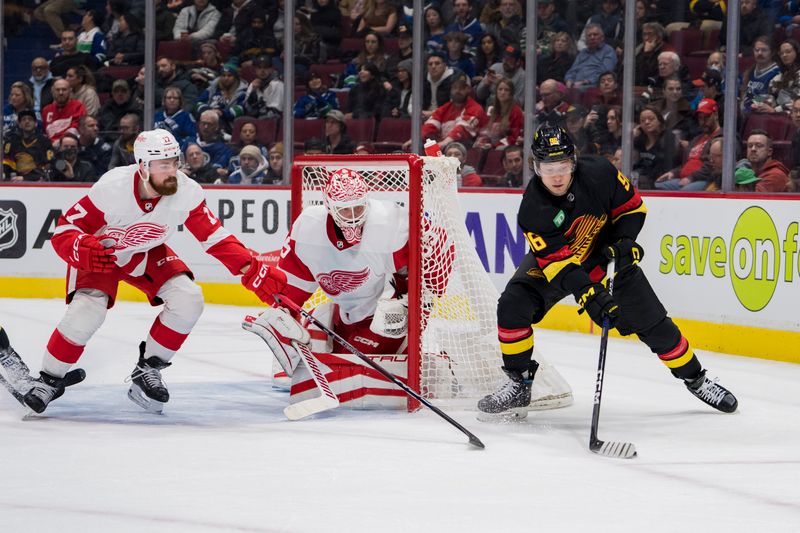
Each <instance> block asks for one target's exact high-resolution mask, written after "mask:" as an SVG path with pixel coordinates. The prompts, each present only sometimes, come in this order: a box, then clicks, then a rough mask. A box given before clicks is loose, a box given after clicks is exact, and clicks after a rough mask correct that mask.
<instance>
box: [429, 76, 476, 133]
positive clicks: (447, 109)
mask: <svg viewBox="0 0 800 533" xmlns="http://www.w3.org/2000/svg"><path fill="white" fill-rule="evenodd" d="M470 92H471V88H470V86H469V82H468V81H467V77H466V75H464V74H463V73H460V74H459V75H458V76H457V77H456V78H455V79H454V80H453V83H452V84H451V86H450V101H449V102H447V103H445V104H444V105H442V106H441V107H439V108H438V109H436V111H434V112H433V115H431V117H430V118H429V119H428V120H426V121H425V123H424V124H423V125H422V138H423V139H433V140H435V141H437V142H438V143H439V146H440V147H441V146H447V145H448V144H450V143H451V142H453V141H458V142H460V143H462V144H465V145H466V144H469V145H470V146H471V145H472V143H474V142H475V139H476V138H477V136H478V132H479V131H480V130H481V129H482V128H483V127H484V126H485V125H486V122H487V121H488V118H487V116H486V112H485V111H484V110H483V108H482V107H481V105H480V104H479V103H478V102H476V101H475V100H474V99H473V98H472V97H471V96H470Z"/></svg>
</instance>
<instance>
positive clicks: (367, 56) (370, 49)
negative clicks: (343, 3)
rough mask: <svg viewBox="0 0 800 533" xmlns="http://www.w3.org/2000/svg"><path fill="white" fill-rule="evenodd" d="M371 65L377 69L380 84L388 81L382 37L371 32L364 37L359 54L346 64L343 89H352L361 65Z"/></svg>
mask: <svg viewBox="0 0 800 533" xmlns="http://www.w3.org/2000/svg"><path fill="white" fill-rule="evenodd" d="M367 63H372V64H374V65H375V66H376V67H377V68H378V72H379V76H378V77H379V79H380V81H381V82H383V81H384V80H387V79H389V58H388V56H387V55H386V53H385V52H384V51H383V37H381V36H380V35H378V34H377V33H375V32H373V31H368V32H367V33H366V34H365V35H364V46H363V48H362V49H361V52H359V54H358V55H357V56H356V57H355V58H354V59H353V60H352V61H350V63H348V64H347V69H346V70H345V72H344V80H343V86H344V87H352V86H353V85H355V84H356V82H357V81H358V71H359V70H361V67H362V66H363V65H366V64H367Z"/></svg>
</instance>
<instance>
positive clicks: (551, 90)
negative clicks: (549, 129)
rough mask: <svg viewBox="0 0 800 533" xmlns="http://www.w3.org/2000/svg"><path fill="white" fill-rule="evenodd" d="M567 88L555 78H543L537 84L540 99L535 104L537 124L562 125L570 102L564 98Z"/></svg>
mask: <svg viewBox="0 0 800 533" xmlns="http://www.w3.org/2000/svg"><path fill="white" fill-rule="evenodd" d="M566 95H567V88H566V87H565V86H564V84H563V83H561V82H560V81H556V80H544V81H543V82H542V84H541V85H540V86H539V96H540V97H541V100H540V101H539V102H537V104H536V121H537V122H538V123H539V124H545V123H547V124H550V125H551V126H563V125H564V116H565V115H566V114H567V109H569V106H570V102H568V101H567V100H566Z"/></svg>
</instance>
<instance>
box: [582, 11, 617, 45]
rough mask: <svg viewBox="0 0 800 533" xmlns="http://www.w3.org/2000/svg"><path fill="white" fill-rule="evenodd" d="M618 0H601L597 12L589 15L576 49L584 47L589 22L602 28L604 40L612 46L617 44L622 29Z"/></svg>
mask: <svg viewBox="0 0 800 533" xmlns="http://www.w3.org/2000/svg"><path fill="white" fill-rule="evenodd" d="M619 6H620V1H619V0H602V2H601V3H600V5H599V6H598V8H597V12H596V13H595V14H594V15H592V16H591V17H589V20H588V21H587V23H586V26H584V31H583V34H582V35H581V37H580V39H579V40H578V50H583V49H584V48H585V46H586V45H585V41H586V31H587V30H588V29H589V24H597V25H598V26H600V28H601V29H602V30H603V35H604V37H605V41H606V42H607V43H608V44H609V45H610V46H611V47H612V48H615V47H617V46H618V44H619V42H620V40H621V38H622V30H623V26H624V21H623V20H622V11H621V10H620V7H619Z"/></svg>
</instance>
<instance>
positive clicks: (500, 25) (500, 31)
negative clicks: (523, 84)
mask: <svg viewBox="0 0 800 533" xmlns="http://www.w3.org/2000/svg"><path fill="white" fill-rule="evenodd" d="M498 12H499V14H500V17H499V18H498V19H497V20H496V21H495V22H491V23H489V24H486V26H485V28H486V33H491V34H492V35H494V36H495V37H497V40H498V41H499V42H500V46H501V47H503V48H505V47H506V46H508V45H510V44H513V45H519V36H520V35H521V34H522V30H523V29H524V28H525V21H524V20H523V19H522V6H520V4H519V2H518V1H517V0H500V7H499V8H498ZM515 83H516V82H515Z"/></svg>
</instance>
